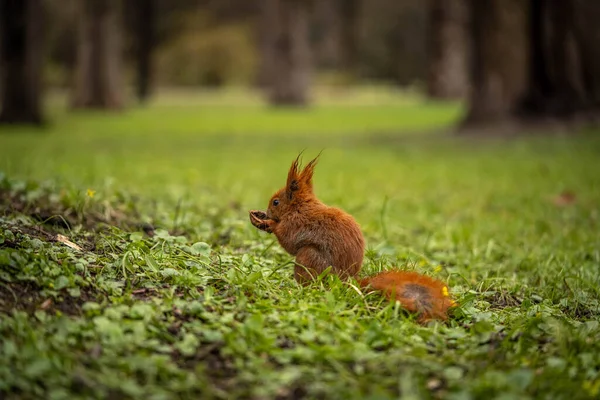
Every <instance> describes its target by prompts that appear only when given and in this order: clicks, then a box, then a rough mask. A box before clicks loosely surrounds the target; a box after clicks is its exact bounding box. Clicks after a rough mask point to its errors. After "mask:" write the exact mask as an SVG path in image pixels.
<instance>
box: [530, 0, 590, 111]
mask: <svg viewBox="0 0 600 400" xmlns="http://www.w3.org/2000/svg"><path fill="white" fill-rule="evenodd" d="M599 20H600V6H599V5H598V2H597V1H595V0H578V1H548V0H531V11H530V14H529V29H530V36H529V41H530V48H531V54H530V59H531V62H530V65H529V76H528V86H527V93H526V95H525V97H524V100H523V101H522V102H521V104H520V105H519V109H518V113H519V116H520V117H521V118H525V119H535V118H553V119H557V118H558V119H570V118H577V117H579V116H586V115H588V114H594V113H595V112H596V111H597V109H598V106H599V105H600V103H599V100H600V87H599V82H598V80H599V75H598V74H599V73H600V68H599V67H600V65H599V61H600V60H599V55H600V49H598V43H600V42H598V40H599V39H600V29H599V28H598V21H599Z"/></svg>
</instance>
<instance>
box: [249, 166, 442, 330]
mask: <svg viewBox="0 0 600 400" xmlns="http://www.w3.org/2000/svg"><path fill="white" fill-rule="evenodd" d="M299 157H300V156H298V158H296V160H295V161H294V162H293V163H292V166H291V167H290V170H289V172H288V176H287V182H286V185H285V187H283V188H281V189H280V190H278V191H277V192H276V193H275V194H274V195H273V196H272V197H271V200H270V201H269V206H268V208H267V212H266V213H265V212H263V211H257V210H253V211H250V222H252V224H253V225H254V226H255V227H257V228H258V229H260V230H263V231H265V232H268V233H274V234H275V236H276V237H277V240H278V241H279V244H281V246H282V247H283V248H284V249H285V250H286V251H287V252H288V253H290V254H291V255H293V256H296V260H295V267H294V277H295V279H296V281H298V282H299V283H301V284H308V283H310V282H311V281H312V280H314V279H315V278H316V277H318V276H319V275H320V274H321V273H322V272H324V271H325V270H326V269H327V268H328V267H331V270H330V272H332V273H334V274H336V275H338V276H339V277H340V278H341V279H344V280H345V279H348V278H355V279H357V281H358V283H359V285H360V286H361V288H364V289H369V288H371V289H375V290H379V291H382V292H383V293H384V295H385V296H386V297H388V298H389V299H390V300H397V301H399V302H400V304H401V305H402V306H403V307H404V308H405V309H406V310H408V311H410V312H413V313H416V314H417V315H418V318H419V321H421V322H426V321H428V320H431V319H436V318H437V319H442V320H445V319H447V317H448V309H449V308H450V307H452V306H453V305H454V302H453V300H452V299H451V298H450V295H449V293H448V288H447V286H446V285H445V284H444V283H443V282H441V281H439V280H437V279H433V278H430V277H428V276H425V275H421V274H418V273H416V272H408V271H399V270H394V271H385V272H381V273H379V274H377V275H375V276H372V277H367V278H362V279H360V278H357V276H358V273H359V271H360V269H361V266H362V261H363V255H364V248H365V240H364V238H363V235H362V232H361V230H360V226H359V225H358V223H357V222H356V221H355V220H354V218H352V216H351V215H349V214H347V213H346V212H344V211H342V210H340V209H338V208H335V207H329V206H327V205H325V204H323V203H322V202H321V201H320V200H319V199H317V197H316V196H315V194H314V192H313V184H312V177H313V172H314V169H315V166H316V164H317V159H318V157H317V158H315V159H314V160H312V161H310V162H309V163H308V164H307V165H306V166H305V167H304V169H302V171H300V169H299Z"/></svg>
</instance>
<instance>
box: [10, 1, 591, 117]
mask: <svg viewBox="0 0 600 400" xmlns="http://www.w3.org/2000/svg"><path fill="white" fill-rule="evenodd" d="M0 4H1V10H0V12H1V17H0V18H1V25H0V26H1V32H0V34H1V36H2V45H1V46H2V48H1V52H2V64H1V66H0V69H1V76H2V79H1V82H0V86H1V90H2V96H1V99H2V100H1V101H2V109H1V114H0V121H1V122H2V123H42V122H43V121H44V111H43V100H44V95H45V94H46V93H48V91H49V90H53V89H56V88H60V89H63V90H67V91H68V93H69V99H70V101H69V103H70V106H71V107H73V108H100V109H122V108H125V107H130V106H133V105H134V104H135V101H136V99H137V101H139V102H141V103H144V102H146V101H148V100H149V99H151V98H152V96H153V95H155V94H156V93H157V90H158V89H159V88H163V87H186V88H199V87H203V88H213V89H214V88H223V87H228V86H244V87H250V88H256V89H259V90H260V91H261V92H262V93H264V97H265V99H267V100H268V101H269V102H270V104H272V105H298V106H309V105H310V103H311V88H314V87H315V85H319V84H323V85H329V86H332V87H336V88H343V87H344V86H350V85H354V84H359V83H365V82H384V83H389V84H391V85H395V86H400V87H408V88H411V89H416V90H419V91H421V92H422V93H426V94H427V95H428V96H430V97H432V98H436V99H458V100H462V101H464V102H465V104H466V105H467V107H466V110H467V112H466V114H465V119H464V120H463V122H462V124H461V126H463V127H473V126H475V127H481V126H488V125H498V124H500V125H503V124H505V123H506V122H515V121H518V122H520V121H526V122H535V121H547V120H549V119H551V120H562V121H568V122H582V121H583V122H594V121H595V119H596V116H597V109H598V106H599V105H600V46H598V43H600V24H598V22H597V21H599V20H600V2H599V1H597V0H571V1H552V0H528V1H523V0H451V1H449V0H428V1H421V0H369V1H365V0H318V1H316V0H256V1H247V0H0Z"/></svg>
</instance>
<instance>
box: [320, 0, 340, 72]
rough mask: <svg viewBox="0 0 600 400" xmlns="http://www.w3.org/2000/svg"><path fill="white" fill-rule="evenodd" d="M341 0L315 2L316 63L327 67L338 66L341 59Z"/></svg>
mask: <svg viewBox="0 0 600 400" xmlns="http://www.w3.org/2000/svg"><path fill="white" fill-rule="evenodd" d="M339 3H340V0H319V1H317V2H316V4H315V28H316V29H315V31H316V35H315V36H316V37H315V38H314V40H315V42H314V49H315V50H314V52H315V54H314V63H315V64H318V66H319V67H325V68H327V69H333V68H338V67H339V66H340V63H341V62H340V60H341V41H342V39H341V30H342V29H341V13H340V12H339V7H338V6H339Z"/></svg>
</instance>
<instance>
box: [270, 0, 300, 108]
mask: <svg viewBox="0 0 600 400" xmlns="http://www.w3.org/2000/svg"><path fill="white" fill-rule="evenodd" d="M263 1H267V3H268V4H267V5H266V9H265V10H263V11H264V12H269V13H273V16H274V18H272V24H270V25H269V26H268V27H265V28H268V29H269V35H268V46H269V47H270V51H272V61H271V63H270V67H269V73H270V75H271V82H270V85H269V89H270V93H269V100H270V102H271V104H273V105H306V103H307V102H308V90H309V84H310V69H311V68H310V67H311V52H310V45H309V37H308V35H309V30H308V27H309V0H263ZM267 62H268V61H267Z"/></svg>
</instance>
